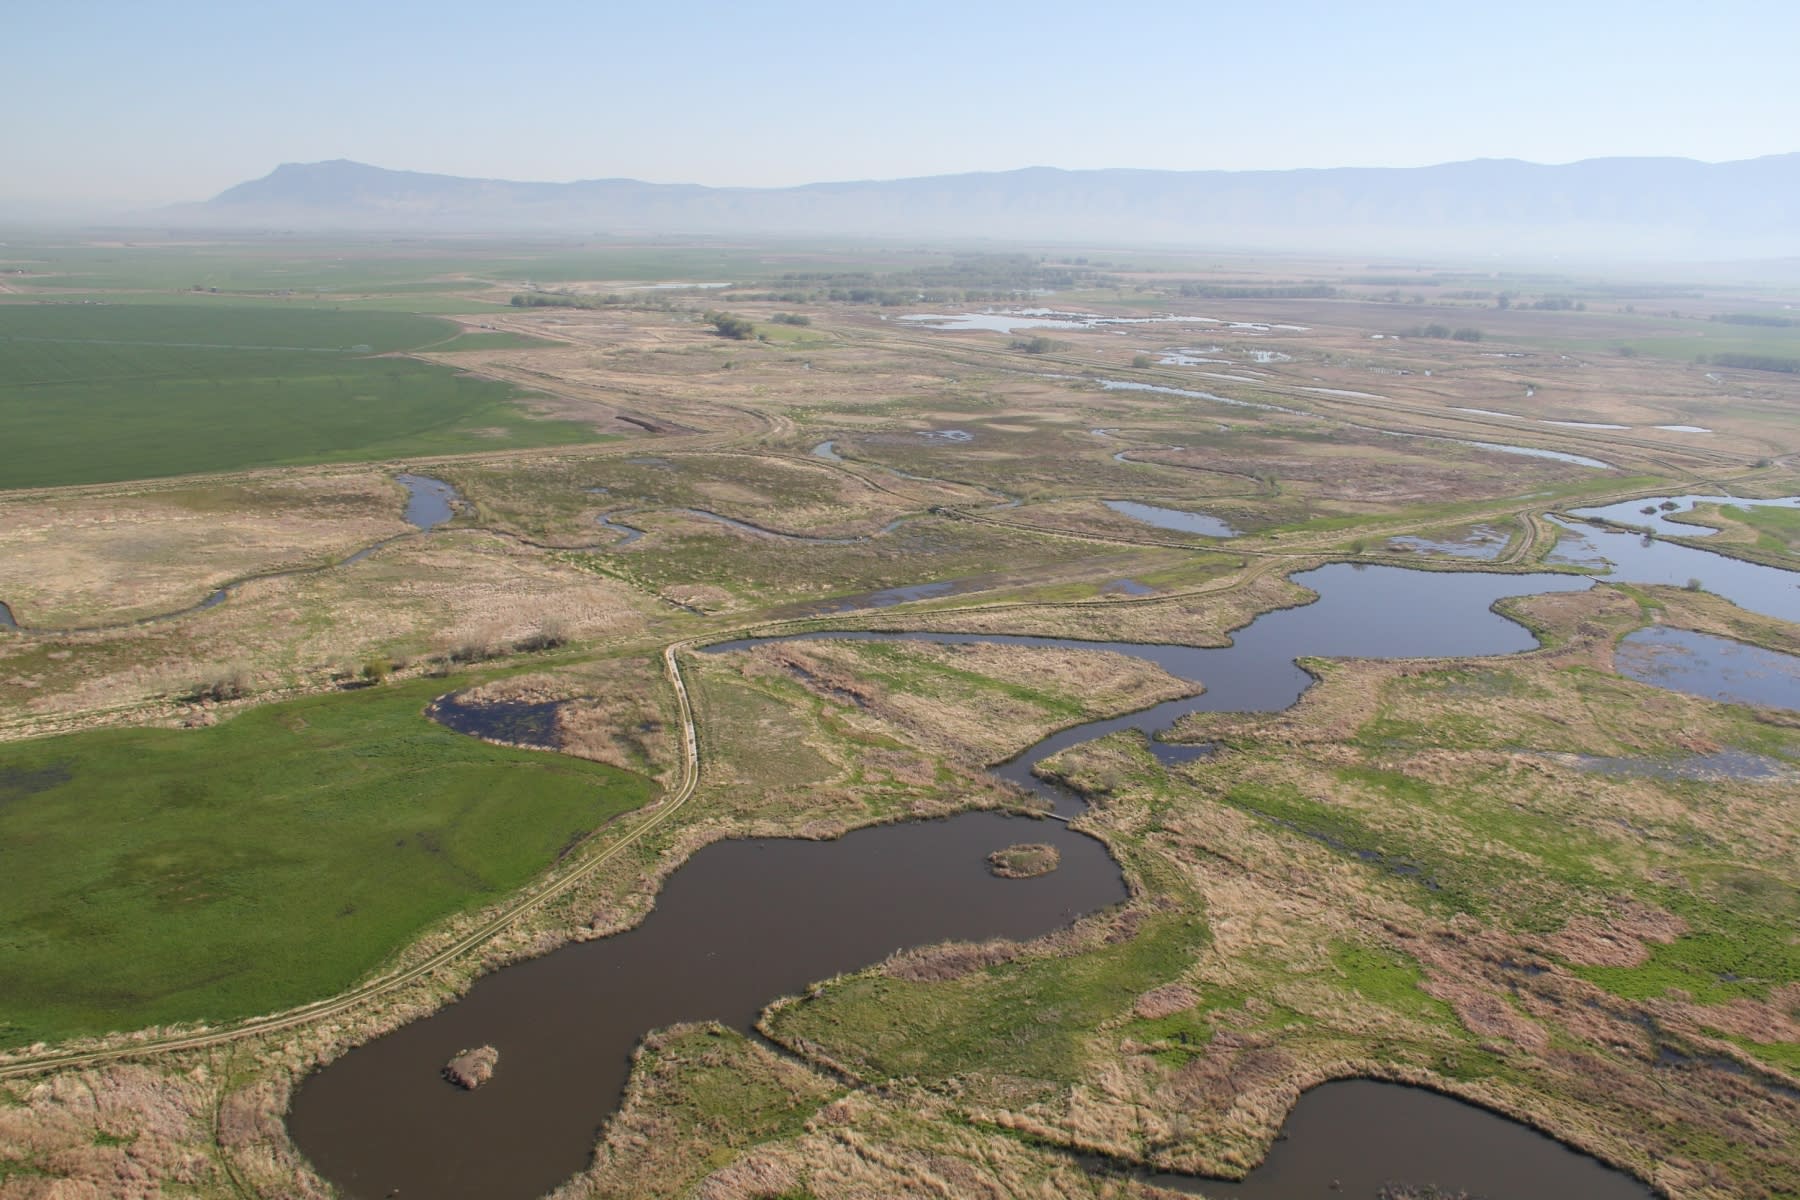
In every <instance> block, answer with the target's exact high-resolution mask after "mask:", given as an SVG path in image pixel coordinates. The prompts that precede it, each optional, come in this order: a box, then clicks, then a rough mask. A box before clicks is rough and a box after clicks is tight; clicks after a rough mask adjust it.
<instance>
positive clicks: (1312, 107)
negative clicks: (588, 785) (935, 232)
mask: <svg viewBox="0 0 1800 1200" xmlns="http://www.w3.org/2000/svg"><path fill="white" fill-rule="evenodd" d="M4 8H5V10H6V16H5V20H4V22H3V25H4V31H5V44H6V55H5V58H6V80H7V89H6V90H7V102H6V106H5V113H4V115H3V116H0V214H8V213H10V214H13V215H55V214H59V213H60V214H63V215H70V214H86V213H101V212H115V211H125V210H137V209H142V208H147V207H151V206H155V205H161V204H167V203H174V202H179V201H187V200H201V199H205V198H207V197H210V196H212V195H214V194H216V193H218V192H219V191H222V190H223V189H225V188H227V187H230V186H231V185H233V184H235V183H240V182H243V181H244V180H247V179H254V178H257V177H259V176H262V175H264V174H267V173H268V172H269V171H270V170H272V169H274V168H275V167H276V166H277V165H279V164H281V163H283V162H312V161H318V160H322V159H333V158H350V159H356V160H358V161H361V162H367V163H373V164H375V165H378V166H384V167H392V168H397V169H408V170H420V171H435V172H441V173H445V174H452V175H474V176H486V177H492V178H504V179H539V180H569V179H594V178H610V177H629V178H636V179H645V180H651V181H657V182H687V183H704V184H712V185H741V186H779V185H785V184H795V183H806V182H814V181H818V180H832V179H868V178H896V177H902V176H909V175H933V174H944V173H951V172H960V171H976V170H1007V169H1011V168H1014V167H1023V166H1056V167H1066V168H1083V167H1151V168H1162V169H1170V170H1207V169H1226V170H1245V169H1280V168H1291V167H1329V166H1422V165H1426V164H1429V163H1436V162H1449V161H1456V160H1461V159H1469V158H1524V159H1529V160H1532V161H1536V162H1551V163H1555V162H1571V161H1574V160H1577V159H1582V158H1593V157H1604V156H1613V155H1677V156H1682V157H1690V158H1699V159H1703V160H1707V161H1724V160H1729V159H1737V158H1752V157H1756V156H1759V155H1764V154H1777V153H1787V152H1791V151H1795V150H1800V84H1796V82H1795V80H1794V75H1793V63H1792V55H1793V50H1794V46H1795V45H1796V44H1797V42H1800V36H1797V35H1800V4H1796V3H1794V2H1793V0H1754V2H1753V0H1712V2H1711V3H1707V4H1696V3H1693V2H1692V0H1684V2H1682V3H1673V2H1669V0H1632V2H1629V3H1625V2H1615V0H1560V2H1555V3H1548V2H1543V0H1512V2H1510V3H1505V4H1470V3H1462V4H1457V3H1447V2H1445V0H1434V2H1432V3H1414V2H1411V0H1405V2H1394V3H1383V2H1381V0H1374V2H1372V3H1364V4H1349V3H1344V2H1343V0H1286V2H1285V3H1282V4H1253V3H1248V2H1246V0H1235V2H1234V3H1229V4H1225V3H1216V2H1213V0H1141V2H1138V3H1131V2H1129V0H1115V2H1114V3H1112V4H1074V3H1065V2H1062V0H1036V2H1032V3H1017V2H1014V0H973V2H972V3H963V4H949V3H945V2H944V0H921V2H917V3H914V4H912V5H906V4H899V3H892V2H891V0H890V2H887V3H881V4H874V3H867V2H866V0H864V2H857V0H842V2H839V3H808V2H798V0H793V2H790V0H756V2H754V3H752V2H748V0H737V2H733V3H717V2H714V0H684V2H682V3H663V4H658V3H644V2H642V0H638V2H634V3H619V2H616V0H575V2H569V0H528V2H525V3H518V4H511V5H503V4H499V3H495V2H494V0H480V2H476V0H432V2H431V3H416V2H413V0H403V2H384V0H363V2H361V3H347V2H345V0H312V2H309V3H293V2H291V0H258V2H255V3H245V2H244V0H232V2H231V3H219V2H216V0H155V2H154V3H145V2H144V0H5V2H4Z"/></svg>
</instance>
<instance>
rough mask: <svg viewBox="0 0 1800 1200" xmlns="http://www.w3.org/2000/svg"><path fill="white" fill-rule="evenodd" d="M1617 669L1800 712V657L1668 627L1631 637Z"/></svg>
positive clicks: (1710, 695)
mask: <svg viewBox="0 0 1800 1200" xmlns="http://www.w3.org/2000/svg"><path fill="white" fill-rule="evenodd" d="M1613 669H1614V670H1616V671H1618V673H1619V674H1621V675H1625V676H1628V677H1629V678H1632V679H1636V680H1638V681H1639V682H1641V683H1653V684H1655V685H1656V686H1657V687H1665V688H1668V689H1670V690H1671V691H1676V692H1686V693H1688V694H1689V695H1691V696H1704V697H1706V698H1707V699H1709V700H1723V701H1726V702H1728V703H1732V704H1761V705H1766V706H1768V707H1771V708H1787V709H1794V710H1800V657H1796V656H1795V655H1792V654H1782V653H1781V652H1780V651H1777V650H1765V649H1763V648H1762V647H1761V646H1750V645H1746V644H1744V643H1743V642H1734V641H1732V640H1731V639H1729V638H1722V637H1715V636H1713V635H1712V634H1710V633H1696V632H1694V631H1693V630H1691V629H1676V628H1674V627H1672V626H1668V625H1652V626H1649V627H1648V628H1646V629H1640V630H1638V631H1637V632H1635V633H1632V634H1628V635H1626V636H1625V637H1624V638H1621V639H1620V641H1619V645H1618V649H1617V650H1616V651H1615V652H1614V653H1613Z"/></svg>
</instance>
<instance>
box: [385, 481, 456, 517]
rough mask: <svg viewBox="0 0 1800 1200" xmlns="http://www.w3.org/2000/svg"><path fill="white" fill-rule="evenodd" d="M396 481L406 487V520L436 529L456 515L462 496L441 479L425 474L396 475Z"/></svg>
mask: <svg viewBox="0 0 1800 1200" xmlns="http://www.w3.org/2000/svg"><path fill="white" fill-rule="evenodd" d="M394 480H395V482H397V483H399V484H400V485H401V486H402V487H404V488H405V489H406V520H407V523H408V524H409V525H414V526H417V527H418V528H420V529H436V528H437V527H438V526H439V525H442V524H444V523H445V522H446V521H449V520H450V519H451V518H452V517H454V516H456V506H457V505H458V504H460V503H462V497H461V496H460V495H458V494H457V491H456V489H455V488H454V487H451V486H450V485H449V484H447V483H445V482H444V481H443V480H441V479H431V478H428V477H427V476H424V475H396V476H394Z"/></svg>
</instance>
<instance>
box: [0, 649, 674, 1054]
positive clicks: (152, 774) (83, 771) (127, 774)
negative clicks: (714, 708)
mask: <svg viewBox="0 0 1800 1200" xmlns="http://www.w3.org/2000/svg"><path fill="white" fill-rule="evenodd" d="M453 684H454V681H444V680H433V681H429V682H425V683H417V682H415V683H412V684H408V685H406V686H404V687H393V688H388V689H382V690H364V691H355V692H349V693H345V694H342V695H336V696H323V697H316V698H312V699H306V700H300V701H295V702H292V703H288V704H282V705H274V706H270V707H266V708H259V709H257V710H255V711H253V712H248V713H245V714H243V715H242V716H241V717H240V718H238V719H235V720H232V721H228V722H226V723H224V724H222V725H219V726H217V727H215V728H210V729H200V730H191V731H174V730H161V729H129V730H110V731H103V732H96V733H85V734H76V735H72V736H68V737H61V738H50V739H46V740H42V741H37V742H32V743H29V744H28V745H26V746H23V747H14V748H13V749H12V750H11V751H9V753H8V754H7V756H6V765H5V767H4V768H3V769H0V844H3V845H4V847H5V849H3V850H0V870H3V871H4V873H5V875H6V878H7V880H8V885H7V887H6V890H5V893H4V897H3V898H0V905H3V906H4V907H3V908H0V926H4V928H5V929H6V931H7V932H6V937H5V939H4V941H3V942H0V974H4V976H5V977H6V979H7V1001H6V1009H5V1012H6V1017H5V1020H6V1026H5V1030H4V1034H3V1035H0V1036H4V1037H5V1039H6V1040H7V1041H9V1042H12V1043H15V1044H18V1043H27V1042H32V1041H37V1040H39V1039H43V1038H67V1037H70V1036H73V1035H80V1034H94V1033H105V1032H108V1031H110V1030H114V1029H120V1028H130V1027H135V1026H143V1025H155V1024H161V1023H164V1022H167V1021H171V1020H180V1021H192V1020H196V1019H206V1020H215V1021H216V1020H229V1019H231V1018H234V1017H242V1016H249V1015H252V1014H255V1013H259V1012H263V1011H267V1010H269V1009H271V1008H276V1007H281V1006H285V1005H289V1004H293V1003H295V1002H296V1001H298V1000H301V999H303V998H307V997H312V996H318V995H323V994H329V993H330V992H332V991H335V990H337V989H340V988H342V987H345V986H347V985H348V984H350V983H351V982H353V981H354V980H356V979H357V978H358V977H359V976H361V975H362V974H364V973H365V972H367V971H369V970H370V969H371V968H373V967H374V966H376V965H377V964H379V963H380V962H381V961H382V960H383V959H384V958H385V957H386V956H387V955H388V954H390V953H391V952H392V951H393V949H394V948H395V947H396V946H398V945H401V944H404V943H405V942H406V941H407V940H409V939H410V938H411V937H412V936H414V935H416V933H417V932H418V931H420V930H421V929H423V928H424V927H425V926H427V925H428V924H430V923H431V922H433V921H436V920H439V919H441V918H443V917H444V916H446V915H448V914H452V913H456V912H459V911H461V910H463V909H465V908H468V907H471V906H475V905H480V904H484V903H489V902H492V901H493V900H494V899H496V898H497V897H500V896H503V895H505V894H506V893H508V892H509V891H511V890H512V889H514V888H516V887H518V886H519V885H520V884H522V883H523V882H525V881H526V880H527V879H529V878H531V877H532V876H533V875H535V874H536V873H538V872H539V871H541V870H543V869H544V868H545V867H546V866H548V865H549V864H550V863H551V862H552V861H553V860H554V858H555V857H556V855H557V854H558V853H559V852H563V851H566V850H568V849H569V848H570V846H571V845H572V844H573V843H574V842H577V841H579V840H580V839H581V838H583V837H584V836H586V835H587V833H588V832H589V831H590V830H592V829H593V828H595V827H596V826H598V825H600V824H602V823H604V822H605V821H606V820H607V819H609V818H611V817H613V816H615V815H617V814H619V813H622V812H627V811H629V810H631V809H633V808H635V807H637V806H638V805H640V804H642V803H643V802H644V801H645V800H646V799H647V798H648V796H649V794H650V788H649V785H648V782H647V781H646V780H645V779H643V778H642V777H641V776H636V775H633V774H630V773H627V772H624V771H621V770H619V769H617V768H612V767H607V766H602V765H599V764H595V763H589V762H584V761H582V760H580V759H574V758H567V757H562V756H555V755H548V754H541V753H537V754H534V753H531V752H528V751H523V750H513V749H508V748H504V747H496V746H489V745H486V744H484V743H482V742H479V741H476V740H474V739H472V738H464V737H460V736H458V735H456V734H452V733H450V732H448V731H446V730H444V729H441V728H438V727H436V726H434V725H432V724H431V723H430V722H428V721H426V720H425V719H424V718H423V717H421V716H420V715H419V707H420V705H421V704H422V703H423V702H424V701H425V700H426V699H428V698H429V697H430V696H432V695H435V694H437V693H438V692H440V691H442V690H443V689H444V687H445V686H447V685H450V686H453Z"/></svg>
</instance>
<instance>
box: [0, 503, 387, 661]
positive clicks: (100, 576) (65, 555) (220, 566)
mask: <svg viewBox="0 0 1800 1200" xmlns="http://www.w3.org/2000/svg"><path fill="white" fill-rule="evenodd" d="M405 501H406V497H405V493H404V492H403V490H402V489H401V488H400V486H399V485H398V484H396V483H394V482H393V480H392V479H391V478H390V477H389V476H388V475H387V474H386V473H384V472H382V473H378V472H374V471H367V470H357V471H343V470H330V469H317V470H311V471H289V472H279V473H276V472H266V473H258V474H255V475H241V476H230V477H226V478H225V479H223V480H219V481H212V480H208V481H203V482H198V481H193V480H181V481H174V482H157V483H147V484H128V485H119V486H111V487H97V488H68V489H60V490H57V491H51V492H35V493H20V494H16V495H11V496H5V497H0V600H5V601H6V603H7V604H8V605H10V606H11V608H12V610H13V615H14V617H15V618H17V620H18V621H19V622H20V624H22V625H26V626H39V627H45V628H52V629H54V628H62V627H68V626H77V625H90V624H108V623H115V622H120V621H126V620H131V619H133V618H136V617H141V616H148V615H151V614H155V613H160V612H168V611H171V610H173V609H177V608H181V607H184V606H186V605H189V604H196V603H198V602H199V601H201V600H202V599H204V598H205V597H206V596H207V595H209V594H210V593H211V592H212V591H213V590H214V589H216V588H218V587H219V586H220V585H222V584H225V583H228V582H230V581H231V580H234V579H239V578H242V577H244V576H246V575H253V574H257V573H261V572H266V571H275V570H283V569H290V568H295V567H306V566H314V565H318V564H320V563H325V562H331V561H335V560H337V559H340V558H343V557H345V556H347V555H349V554H350V553H351V552H353V551H355V550H358V549H360V548H362V547H363V546H367V545H369V544H371V543H373V542H375V541H378V540H380V539H381V538H384V537H393V536H395V535H396V534H401V533H405V532H407V531H408V530H409V529H411V528H412V527H411V526H410V525H408V524H406V522H405V521H404V520H402V519H401V511H402V509H403V508H404V507H405Z"/></svg>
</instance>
